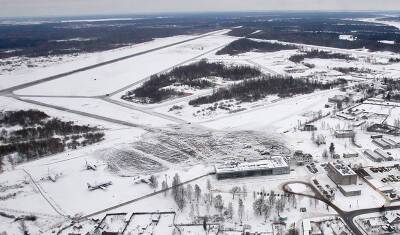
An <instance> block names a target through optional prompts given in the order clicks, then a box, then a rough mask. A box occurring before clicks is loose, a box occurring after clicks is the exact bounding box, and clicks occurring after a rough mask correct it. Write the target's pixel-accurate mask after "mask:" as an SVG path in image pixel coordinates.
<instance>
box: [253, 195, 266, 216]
mask: <svg viewBox="0 0 400 235" xmlns="http://www.w3.org/2000/svg"><path fill="white" fill-rule="evenodd" d="M264 203H265V201H264V199H263V198H262V197H260V198H257V199H256V200H255V201H254V202H253V210H254V213H255V214H256V215H262V212H263V210H262V209H263V205H264Z"/></svg>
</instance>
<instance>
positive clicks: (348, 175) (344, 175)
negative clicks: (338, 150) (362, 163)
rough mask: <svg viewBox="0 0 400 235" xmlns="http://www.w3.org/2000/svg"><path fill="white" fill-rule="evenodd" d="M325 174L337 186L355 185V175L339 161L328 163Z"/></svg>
mask: <svg viewBox="0 0 400 235" xmlns="http://www.w3.org/2000/svg"><path fill="white" fill-rule="evenodd" d="M327 172H328V176H329V178H331V180H332V181H333V182H335V184H337V185H350V184H357V174H356V173H355V172H354V171H353V170H352V169H351V168H350V167H348V166H346V165H345V164H344V163H343V162H341V161H336V162H329V163H328V167H327Z"/></svg>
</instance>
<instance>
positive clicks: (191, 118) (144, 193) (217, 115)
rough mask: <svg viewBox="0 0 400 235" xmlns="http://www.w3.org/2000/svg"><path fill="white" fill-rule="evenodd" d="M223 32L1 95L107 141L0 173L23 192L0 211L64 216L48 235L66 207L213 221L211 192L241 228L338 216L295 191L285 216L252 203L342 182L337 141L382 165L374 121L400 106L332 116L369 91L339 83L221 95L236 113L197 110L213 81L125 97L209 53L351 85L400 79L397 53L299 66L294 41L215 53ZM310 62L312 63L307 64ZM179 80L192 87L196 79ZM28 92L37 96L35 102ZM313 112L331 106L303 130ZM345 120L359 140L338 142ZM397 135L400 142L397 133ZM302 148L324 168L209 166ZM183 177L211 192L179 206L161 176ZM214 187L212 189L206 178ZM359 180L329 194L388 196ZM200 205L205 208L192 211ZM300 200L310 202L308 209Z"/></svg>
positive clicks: (71, 211) (14, 75) (85, 59)
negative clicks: (223, 170)
mask: <svg viewBox="0 0 400 235" xmlns="http://www.w3.org/2000/svg"><path fill="white" fill-rule="evenodd" d="M226 32H227V30H221V31H218V32H215V33H214V34H212V35H209V36H205V37H202V38H198V39H196V40H193V41H190V42H186V43H182V44H179V45H175V46H171V47H168V48H164V49H161V50H157V51H152V52H149V53H145V54H142V55H138V56H136V57H132V58H130V59H125V60H122V61H118V62H116V63H113V64H109V65H105V66H102V67H97V68H94V69H90V70H87V71H84V72H79V73H75V74H72V75H69V76H65V77H62V78H59V79H56V80H53V81H49V82H44V83H41V84H37V85H34V86H31V87H27V88H25V89H22V90H18V91H16V92H15V94H9V97H0V110H19V109H39V110H43V111H45V112H46V113H48V114H49V115H50V116H54V117H58V118H60V119H62V120H71V121H74V122H77V123H80V124H91V125H96V126H99V127H102V129H105V134H106V135H105V140H104V141H102V142H100V143H97V144H94V145H90V146H86V147H83V148H80V149H77V150H68V151H65V152H63V153H59V154H56V155H52V156H48V157H45V158H42V159H39V160H36V161H32V162H26V163H24V164H20V165H17V166H15V168H14V169H11V170H9V171H6V172H3V173H2V174H1V177H0V189H1V187H4V186H10V187H6V188H7V190H6V192H7V193H14V192H15V193H16V196H14V197H11V198H8V199H6V200H0V211H2V210H4V211H10V210H18V211H19V213H25V214H33V215H37V216H38V217H40V219H41V220H39V222H38V223H44V222H43V221H46V219H47V220H48V218H49V217H50V218H57V219H54V221H53V222H54V223H52V224H51V225H43V224H37V225H34V226H36V229H37V228H46V229H45V231H40V232H39V233H43V234H51V233H52V232H53V231H55V230H56V229H55V227H53V226H55V225H58V223H60V221H59V220H61V223H63V226H65V225H69V223H70V220H69V219H68V218H64V217H63V216H70V217H82V216H86V215H90V214H91V213H95V215H94V216H93V218H97V219H101V218H102V217H103V216H104V215H105V214H106V213H112V212H115V213H119V212H127V213H130V212H132V211H143V212H146V211H147V212H151V211H178V212H177V216H176V218H175V220H176V221H175V223H180V224H186V223H191V222H192V221H193V220H194V218H195V216H194V215H193V213H194V214H195V215H196V216H200V217H201V216H204V215H211V217H213V218H214V219H215V218H218V217H221V214H222V212H221V211H218V209H217V208H216V207H213V206H211V208H210V205H209V206H207V200H209V198H213V200H214V198H215V196H217V195H221V198H222V199H223V201H224V203H225V208H226V207H228V205H229V203H232V207H233V211H235V213H234V215H233V218H231V219H229V220H227V221H225V222H226V225H227V226H228V227H230V228H234V229H243V226H242V225H243V224H246V225H251V227H252V228H253V230H254V231H264V230H265V232H269V233H271V232H273V231H274V229H275V228H274V226H272V223H276V221H280V220H282V219H284V218H286V217H288V218H287V222H286V223H287V225H291V224H293V223H295V224H296V226H297V227H300V225H301V221H302V220H303V219H306V218H310V217H315V216H331V215H335V214H336V213H335V212H334V211H333V210H332V209H331V208H327V206H326V205H325V204H323V203H321V202H319V201H318V200H314V199H310V198H307V197H296V205H294V204H290V203H288V204H286V205H285V207H284V209H283V210H282V211H281V212H280V213H277V212H278V209H277V208H275V207H274V208H270V210H271V211H270V213H271V214H270V215H269V217H268V218H267V219H265V218H263V216H260V215H256V214H255V213H254V208H253V203H254V201H255V200H256V199H257V198H258V197H260V195H261V193H262V192H268V193H271V191H274V192H275V193H277V194H280V195H279V196H278V198H277V199H282V198H283V199H282V200H286V199H285V197H287V195H283V196H281V195H282V194H283V191H282V185H283V184H284V183H287V182H290V181H299V180H302V181H305V182H311V181H312V179H314V178H315V179H318V180H320V181H321V182H323V184H324V185H326V184H329V185H332V187H335V185H334V184H333V182H332V181H331V180H330V179H329V178H328V177H327V176H326V171H325V170H324V169H323V167H322V166H321V163H325V162H328V161H332V160H333V159H331V158H330V157H329V158H323V157H322V153H323V151H324V150H327V149H328V148H329V146H330V144H331V143H333V144H334V146H335V153H337V154H339V155H340V156H342V155H343V154H344V153H358V154H359V157H357V158H356V159H353V158H352V159H344V160H343V161H345V162H346V163H347V164H352V165H353V166H354V165H355V164H361V165H362V166H375V165H377V163H375V162H372V161H371V160H370V159H369V158H367V157H366V156H365V155H364V154H363V151H364V150H365V149H376V148H377V146H376V145H374V144H373V143H372V141H371V138H370V136H371V133H368V132H367V131H366V127H367V125H368V124H370V123H374V122H378V123H381V122H383V121H386V122H387V123H388V124H391V125H394V124H395V120H398V119H399V114H400V107H395V106H393V105H390V106H382V105H378V104H371V103H364V104H361V105H358V106H356V107H357V109H359V110H363V112H362V113H363V114H365V116H366V117H367V118H368V120H367V121H366V122H365V123H364V124H362V125H360V126H356V125H355V124H356V121H353V120H345V119H344V118H341V117H340V116H338V115H335V113H337V112H338V110H337V109H336V108H333V105H332V103H329V102H328V99H329V98H332V97H333V96H335V95H347V94H348V93H350V92H353V93H356V95H355V97H356V96H362V95H363V94H359V93H358V92H357V91H356V89H354V90H352V89H351V88H345V89H350V91H349V90H348V91H343V90H341V89H339V88H334V89H329V90H323V91H319V90H318V91H315V92H314V93H310V94H303V95H296V96H293V97H290V98H280V97H278V96H277V95H270V96H267V97H266V98H264V99H261V100H258V101H256V102H252V103H250V102H237V101H235V100H224V101H220V102H219V106H221V104H222V107H225V108H226V107H228V106H229V107H233V108H232V109H229V110H227V109H224V108H222V109H221V108H217V109H213V108H212V107H214V106H216V104H215V103H214V104H208V105H200V106H198V107H194V106H190V105H189V104H188V101H190V100H191V99H193V98H195V97H199V96H202V95H207V94H212V92H213V91H212V89H205V90H200V89H199V90H196V89H193V90H190V93H192V94H193V95H191V96H185V97H180V98H176V99H173V98H172V99H169V100H167V101H164V102H162V103H157V104H150V105H146V104H136V103H133V102H128V101H124V100H121V99H120V97H121V95H122V94H124V93H125V92H126V91H127V90H130V89H132V88H133V87H135V86H138V85H140V84H141V83H142V82H143V81H144V80H145V79H146V78H148V77H149V76H151V75H153V74H157V73H160V72H163V71H168V70H169V69H171V68H173V67H175V66H178V65H181V64H187V63H191V62H194V61H197V60H199V59H202V58H206V59H208V60H209V61H218V62H224V63H229V64H246V65H252V66H255V67H257V68H259V69H260V70H261V71H263V72H264V73H266V74H281V75H292V76H293V77H295V78H304V77H309V78H310V77H312V78H317V79H319V80H320V81H331V80H333V79H336V78H338V77H340V78H344V79H347V80H348V81H351V82H350V83H349V86H352V85H355V84H358V83H359V82H362V83H363V82H375V80H377V79H378V78H380V77H383V76H387V77H396V76H398V75H400V66H399V64H398V63H388V56H390V54H387V53H369V52H365V51H355V50H344V49H340V50H338V51H340V52H343V51H345V52H348V53H349V54H351V55H353V56H355V57H356V58H357V60H356V61H352V62H348V61H343V60H326V59H306V60H305V61H304V63H298V64H295V63H293V62H290V61H289V60H288V58H289V57H290V56H291V55H293V54H296V53H298V51H296V50H289V51H280V52H274V53H255V52H249V53H245V54H242V55H238V56H228V55H222V56H219V55H215V52H216V51H217V50H218V49H219V48H221V47H222V46H224V45H226V44H228V43H229V42H231V41H233V40H235V38H234V37H230V36H227V35H225V33H226ZM192 37H195V36H177V37H170V38H165V39H156V40H154V41H152V42H148V43H144V44H139V45H135V46H132V47H128V48H121V49H118V50H113V51H108V52H101V53H94V54H89V55H80V56H78V57H74V58H70V59H65V58H64V59H63V60H62V62H59V63H53V64H43V65H40V66H39V67H36V68H30V69H22V68H21V69H18V70H16V71H13V72H6V73H3V74H0V79H2V81H4V82H2V84H1V85H0V89H4V88H7V87H11V86H15V85H18V84H22V83H25V82H29V81H34V80H37V79H41V78H44V77H47V76H52V75H55V74H59V73H63V72H66V71H69V70H71V69H76V68H79V67H83V66H87V65H91V64H96V63H100V62H104V61H108V60H110V59H115V58H119V57H122V56H126V55H130V54H133V53H138V52H143V51H146V50H150V49H153V48H157V47H160V46H163V45H168V44H171V43H176V42H179V41H182V40H186V39H190V38H192ZM313 48H315V47H313ZM307 64H308V66H310V64H312V65H314V66H315V67H312V66H310V67H308V66H306V65H307ZM41 66H43V67H41ZM311 67H312V68H311ZM334 67H346V68H348V67H357V68H368V69H371V72H369V73H367V74H361V73H351V74H343V73H341V72H338V71H336V70H334V69H333V68H334ZM27 75H29V76H27ZM216 79H217V80H218V78H216ZM230 84H232V82H223V81H219V80H218V81H217V85H218V87H227V86H229V85H230ZM376 84H379V83H378V82H376ZM181 89H183V90H184V91H186V92H187V91H188V90H189V89H190V88H188V87H181ZM106 94H109V96H108V95H107V96H106ZM17 98H18V99H19V100H18V99H17ZM24 100H25V101H34V102H36V104H32V103H28V102H24ZM40 103H43V104H44V105H47V106H46V107H45V106H42V105H40ZM352 105H354V104H353V103H351V104H349V106H350V107H351V106H352ZM346 110H347V109H345V110H344V111H346ZM316 113H320V114H323V115H325V116H324V117H321V119H319V120H315V121H313V122H312V125H314V126H315V127H316V128H317V130H316V131H314V132H309V131H300V130H299V128H300V126H301V125H302V124H304V123H305V122H307V121H310V119H311V118H312V117H313V116H314V115H315V114H316ZM85 115H86V116H85ZM99 117H103V119H101V118H99ZM107 120H108V121H107ZM123 123H129V124H131V125H124V124H123ZM349 128H351V129H354V130H355V131H356V132H357V134H356V138H355V141H356V143H357V145H355V144H354V143H352V141H351V140H350V139H349V138H347V139H346V138H345V139H338V138H336V137H335V136H334V131H335V130H343V129H349ZM313 135H323V136H324V137H325V140H326V144H322V145H316V144H315V143H314V141H313ZM314 137H315V136H314ZM390 138H391V139H393V140H395V141H397V142H399V141H400V137H390ZM295 150H302V151H303V152H305V153H310V154H312V155H313V157H314V160H315V162H316V168H317V169H318V170H319V172H318V173H317V174H312V173H311V172H310V171H309V170H308V169H307V168H306V167H305V166H294V167H293V168H292V171H290V174H286V175H278V176H256V177H249V178H241V179H227V180H217V179H216V177H215V176H213V175H210V174H209V173H211V172H213V170H214V169H213V164H214V163H221V162H225V163H226V162H232V161H243V160H244V159H246V160H256V159H263V158H267V157H268V156H269V155H275V154H278V155H284V156H286V155H287V156H289V155H290V154H292V152H294V151H295ZM387 151H389V152H390V153H391V154H392V155H393V156H395V160H396V161H397V160H398V159H399V157H398V156H400V155H399V154H400V152H399V149H391V150H387ZM393 163H394V162H393ZM88 164H89V165H92V164H93V165H96V166H97V167H96V170H90V169H87V166H88ZM53 174H56V175H59V177H58V178H57V180H56V182H53V181H52V180H49V176H50V175H53ZM175 174H179V175H180V178H181V182H185V181H191V180H193V181H191V182H186V183H184V185H185V187H187V185H188V184H191V185H192V186H194V185H195V184H198V185H199V187H200V188H201V191H202V195H203V196H202V197H201V200H200V203H198V202H197V203H196V202H194V201H190V202H188V203H189V204H188V205H187V206H186V207H185V208H184V209H183V210H178V209H177V204H176V203H175V202H174V199H173V197H172V195H171V192H170V191H172V190H169V191H168V192H167V193H164V192H159V190H162V189H163V188H162V186H161V182H162V181H165V182H167V184H168V186H171V184H172V181H173V177H174V175H175ZM151 175H153V176H155V177H156V178H157V179H158V183H159V184H158V185H156V186H154V185H153V186H151V183H149V178H150V176H151ZM197 177H200V178H197ZM50 178H51V177H50ZM359 180H360V181H361V179H359ZM109 181H111V182H112V184H111V185H108V186H104V188H101V189H98V190H93V191H92V190H89V188H88V186H87V183H89V184H91V185H98V184H102V183H104V182H109ZM208 181H209V182H210V183H208ZM208 184H211V185H212V186H211V187H209V185H208ZM360 184H362V186H363V187H364V189H363V190H362V196H356V197H344V196H343V195H342V194H340V192H336V193H337V197H336V198H335V200H334V201H333V202H334V203H335V204H336V205H337V206H338V207H340V208H341V209H342V210H344V211H350V210H356V209H363V208H368V207H379V206H380V205H382V204H383V203H385V201H384V198H383V197H382V196H381V195H380V194H379V193H377V192H376V191H374V190H373V189H372V188H370V187H369V186H368V185H367V184H366V183H365V182H362V183H361V182H360ZM235 186H239V187H242V188H246V193H247V194H243V195H241V196H233V195H232V193H231V190H232V188H233V187H235ZM243 186H245V187H243ZM291 188H292V190H293V191H294V192H299V193H310V192H311V190H310V189H309V188H307V187H305V186H304V185H302V184H298V183H294V184H291ZM239 198H241V199H242V200H243V202H244V212H243V214H244V216H243V218H241V219H239V218H238V215H237V214H238V213H237V211H238V209H239V208H238V204H239ZM271 200H272V199H271ZM203 202H204V203H203ZM291 203H294V202H291ZM199 204H200V205H199ZM289 204H290V205H289ZM192 207H198V208H195V209H194V210H195V212H193V210H192ZM300 208H304V209H305V211H303V212H301V211H300V210H299V209H300ZM14 213H15V212H14ZM46 216H47V217H46ZM44 218H46V219H44ZM91 218H92V217H91ZM86 222H87V221H86ZM92 222H93V221H91V222H89V223H92ZM241 222H243V223H241ZM56 223H57V224H56ZM199 223H201V221H200V222H199ZM19 226H20V225H19V224H17V225H16V224H11V225H10V223H9V221H8V220H6V219H4V218H2V217H0V232H2V230H5V231H6V230H10V231H13V230H18V227H19ZM29 226H33V225H31V224H30V225H29ZM185 229H186V230H185V231H188V233H187V234H190V233H189V231H191V232H192V234H193V233H194V232H196V231H197V230H196V229H195V228H193V230H190V228H189V227H185ZM33 231H37V230H33ZM39 233H38V234H39Z"/></svg>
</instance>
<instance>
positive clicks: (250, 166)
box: [215, 156, 288, 173]
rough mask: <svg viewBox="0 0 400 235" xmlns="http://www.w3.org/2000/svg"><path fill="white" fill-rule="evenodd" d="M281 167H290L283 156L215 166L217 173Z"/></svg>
mask: <svg viewBox="0 0 400 235" xmlns="http://www.w3.org/2000/svg"><path fill="white" fill-rule="evenodd" d="M280 167H288V164H287V163H286V161H285V160H284V159H283V157H281V156H274V157H271V158H270V159H265V160H260V161H256V162H241V163H238V162H233V163H229V164H223V165H217V166H215V171H216V172H217V173H227V172H235V171H254V170H265V169H273V168H280Z"/></svg>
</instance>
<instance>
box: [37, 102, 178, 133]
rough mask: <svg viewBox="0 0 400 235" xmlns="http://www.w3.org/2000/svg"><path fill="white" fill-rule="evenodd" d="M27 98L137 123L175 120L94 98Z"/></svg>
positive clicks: (160, 123) (152, 123) (149, 123)
mask: <svg viewBox="0 0 400 235" xmlns="http://www.w3.org/2000/svg"><path fill="white" fill-rule="evenodd" d="M29 99H31V100H35V101H39V102H43V103H47V104H51V105H56V106H59V107H64V108H68V109H73V110H78V111H82V112H87V113H89V114H95V115H100V116H103V117H108V118H113V119H116V120H121V121H126V122H129V123H132V124H137V125H147V126H165V125H167V124H173V123H175V122H173V121H170V120H167V119H164V118H161V117H157V116H154V115H150V114H147V113H144V112H141V111H140V110H134V109H130V108H127V107H123V106H119V105H116V104H113V103H109V102H106V101H104V100H100V99H94V98H74V99H70V98H56V97H50V98H49V97H30V98H29Z"/></svg>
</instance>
